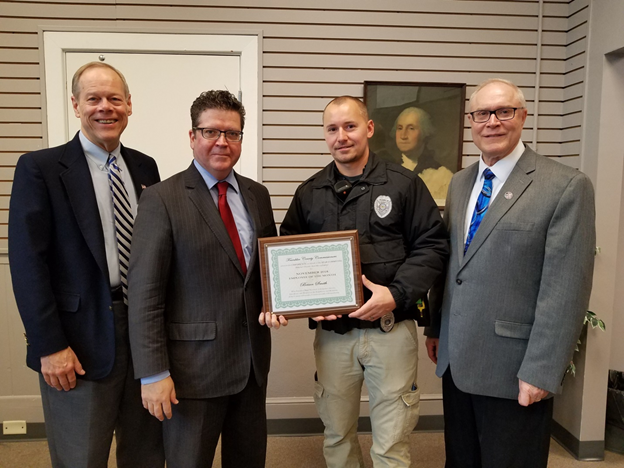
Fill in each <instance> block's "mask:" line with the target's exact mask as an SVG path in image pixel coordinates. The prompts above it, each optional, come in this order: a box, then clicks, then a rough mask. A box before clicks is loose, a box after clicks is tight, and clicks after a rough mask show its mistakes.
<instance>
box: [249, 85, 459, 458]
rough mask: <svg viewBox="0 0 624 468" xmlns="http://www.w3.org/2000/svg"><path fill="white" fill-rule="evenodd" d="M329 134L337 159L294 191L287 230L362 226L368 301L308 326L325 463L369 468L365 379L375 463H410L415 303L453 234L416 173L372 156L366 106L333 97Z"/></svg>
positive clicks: (415, 393) (326, 119)
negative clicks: (361, 435) (361, 428)
mask: <svg viewBox="0 0 624 468" xmlns="http://www.w3.org/2000/svg"><path fill="white" fill-rule="evenodd" d="M323 131H324V134H325V141H326V142H327V146H328V148H329V151H330V153H331V155H332V157H333V159H334V161H333V162H331V163H330V164H329V165H328V166H326V167H325V168H324V169H323V170H321V171H320V172H318V173H317V174H315V175H313V176H312V177H311V178H310V179H308V180H307V181H305V182H304V183H303V184H301V186H300V187H299V188H298V189H297V191H296V193H295V196H294V198H293V201H292V203H291V205H290V208H289V209H288V213H287V214H286V217H285V219H284V221H283V223H282V225H281V229H280V233H281V235H293V234H307V233H318V232H331V231H342V230H351V229H357V230H358V235H359V243H360V245H359V247H360V257H361V263H362V272H363V276H362V281H363V284H364V286H365V299H366V301H365V304H364V305H363V306H362V307H361V308H360V309H358V310H357V311H355V312H353V313H351V314H349V316H335V315H334V316H332V315H330V316H326V317H317V318H315V319H314V321H310V324H311V328H313V329H316V337H315V341H314V354H315V360H316V369H317V382H316V389H315V395H314V398H315V402H316V406H317V409H318V412H319V415H320V417H321V419H322V420H323V423H324V424H325V441H324V455H325V460H326V462H327V466H328V467H329V468H352V467H361V466H364V465H363V462H362V453H361V450H360V447H359V444H358V439H357V422H358V416H359V408H360V396H361V388H362V382H363V381H365V382H366V386H367V388H368V392H369V404H370V419H371V425H372V431H373V446H372V449H371V456H372V459H373V463H374V466H375V467H381V466H384V467H408V466H410V455H409V445H408V435H409V434H410V432H411V431H412V430H413V429H414V427H415V426H416V423H417V421H418V415H419V401H420V390H419V389H418V385H417V383H416V375H417V366H418V346H417V343H418V339H417V333H416V322H415V321H414V319H415V318H416V317H417V314H418V305H417V303H418V304H422V299H423V298H424V297H426V293H427V291H428V290H429V288H430V287H431V286H432V284H433V283H434V281H435V280H436V278H437V277H438V276H439V275H440V274H441V272H442V270H443V268H444V263H445V260H446V258H447V255H448V244H447V235H446V230H445V228H444V226H443V223H442V220H441V218H440V215H439V212H438V208H437V206H436V204H435V203H434V201H433V199H432V198H431V195H430V194H429V192H428V191H427V188H426V186H425V184H424V183H423V182H422V180H421V179H420V178H419V177H418V175H416V174H414V173H413V172H411V171H409V170H407V169H405V168H403V167H401V166H398V165H395V164H392V163H388V162H385V161H383V160H381V159H378V158H376V157H375V155H374V154H373V153H372V152H371V151H369V148H368V139H369V138H370V137H371V136H372V135H373V132H374V124H373V121H372V120H369V118H368V112H367V110H366V107H365V106H364V104H363V103H362V102H361V101H360V100H358V99H356V98H353V97H350V96H342V97H339V98H336V99H334V100H333V101H331V102H330V103H329V104H328V105H327V107H326V108H325V110H324V112H323ZM419 300H420V302H419ZM382 318H383V319H382ZM260 322H261V323H266V324H267V325H268V326H272V327H276V328H277V327H279V326H280V325H284V324H286V323H287V321H286V320H285V319H284V317H282V316H276V315H271V314H268V313H267V314H261V316H260ZM318 324H320V325H321V326H320V327H319V326H317V325H318ZM382 327H383V329H382Z"/></svg>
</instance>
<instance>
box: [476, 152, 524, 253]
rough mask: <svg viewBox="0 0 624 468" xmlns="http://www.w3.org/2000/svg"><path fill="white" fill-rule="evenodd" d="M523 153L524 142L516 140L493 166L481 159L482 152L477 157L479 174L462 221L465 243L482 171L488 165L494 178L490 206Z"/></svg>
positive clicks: (481, 183) (479, 188) (482, 179)
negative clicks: (514, 145) (511, 148)
mask: <svg viewBox="0 0 624 468" xmlns="http://www.w3.org/2000/svg"><path fill="white" fill-rule="evenodd" d="M522 153H524V143H522V140H520V141H518V144H517V145H516V147H515V148H514V149H513V151H512V152H511V153H509V154H508V155H507V156H505V157H504V158H503V159H500V160H498V161H496V163H494V165H493V166H491V167H490V166H488V165H487V164H485V162H484V161H483V154H481V156H480V157H479V173H478V174H479V175H478V176H477V180H476V181H475V184H474V187H472V192H471V193H470V199H469V200H468V208H467V209H466V218H465V222H464V244H465V243H466V239H467V238H468V230H469V229H470V222H471V221H472V214H473V213H474V210H475V207H476V206H477V198H479V193H481V189H482V188H483V181H484V177H483V171H485V170H486V169H487V168H488V167H489V168H490V170H491V171H492V172H493V173H494V178H493V179H492V197H491V198H490V206H491V205H492V203H494V199H495V198H496V195H498V192H500V189H501V187H502V186H503V185H504V184H505V182H507V179H508V178H509V174H511V171H513V168H514V167H516V163H517V162H518V160H519V159H520V156H522ZM486 215H487V213H486Z"/></svg>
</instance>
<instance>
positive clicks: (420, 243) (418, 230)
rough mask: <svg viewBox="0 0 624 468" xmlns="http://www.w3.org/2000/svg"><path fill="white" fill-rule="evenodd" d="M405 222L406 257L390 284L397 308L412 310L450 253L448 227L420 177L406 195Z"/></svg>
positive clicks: (443, 265)
mask: <svg viewBox="0 0 624 468" xmlns="http://www.w3.org/2000/svg"><path fill="white" fill-rule="evenodd" d="M403 224H404V227H403V232H404V235H403V238H404V242H405V250H406V258H405V261H404V262H403V264H402V265H401V266H400V267H399V269H398V270H397V272H396V274H395V276H394V279H393V280H392V283H390V284H389V285H388V289H389V290H390V293H391V294H392V296H393V297H394V300H395V302H396V305H397V310H408V309H409V308H410V307H412V306H413V305H414V304H415V302H416V301H417V300H418V299H419V298H420V297H422V296H423V295H424V294H427V292H428V291H429V289H430V288H431V287H432V286H433V284H434V282H435V281H436V280H437V279H438V278H439V277H440V275H441V274H442V272H443V271H444V268H445V265H446V261H447V259H448V255H449V244H448V233H447V231H446V227H445V226H444V222H443V221H442V218H441V217H440V212H439V210H438V206H437V205H436V203H435V202H434V200H433V198H432V197H431V194H430V193H429V190H428V189H427V186H426V185H425V183H424V182H423V181H422V180H421V179H420V177H415V178H414V179H413V181H412V184H411V185H410V187H409V191H408V193H407V194H406V200H405V205H404V216H403Z"/></svg>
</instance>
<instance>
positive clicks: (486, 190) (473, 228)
mask: <svg viewBox="0 0 624 468" xmlns="http://www.w3.org/2000/svg"><path fill="white" fill-rule="evenodd" d="M483 177H484V178H485V180H484V181H483V188H482V189H481V193H480V194H479V198H477V205H476V206H475V209H474V212H473V213H472V219H471V220H470V229H468V237H467V238H466V245H465V246H464V255H466V251H467V250H468V247H469V246H470V243H471V242H472V238H473V237H474V235H475V234H476V233H477V229H479V225H480V224H481V220H482V219H483V217H484V216H485V213H486V212H487V210H488V207H489V206H490V198H492V179H493V178H494V173H493V172H492V171H490V168H489V167H488V168H486V169H485V171H483Z"/></svg>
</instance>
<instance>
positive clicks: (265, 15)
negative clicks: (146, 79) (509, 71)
mask: <svg viewBox="0 0 624 468" xmlns="http://www.w3.org/2000/svg"><path fill="white" fill-rule="evenodd" d="M71 9H72V8H71V6H68V7H67V8H66V9H65V10H71ZM57 10H61V8H57ZM46 13H47V12H46ZM59 14H61V13H60V12H56V13H55V14H53V15H50V17H57V15H59ZM116 14H117V16H118V18H119V19H123V20H133V19H143V20H168V21H175V20H193V21H214V19H215V18H218V19H219V21H222V22H223V21H231V22H237V23H249V24H254V23H260V24H262V23H266V24H271V23H278V24H279V23H285V22H287V23H288V24H295V25H296V24H302V25H312V24H314V25H338V26H345V25H347V26H349V27H350V26H367V27H371V26H386V25H392V26H393V27H395V28H397V27H409V28H415V27H423V28H449V29H452V28H454V27H457V25H458V24H461V25H462V27H463V28H470V29H475V28H479V29H499V30H500V29H507V30H535V29H536V28H537V18H536V17H527V16H514V15H513V12H512V11H511V9H510V10H509V11H507V12H506V13H505V14H504V15H499V16H492V15H488V16H487V17H486V18H487V21H485V20H484V17H482V16H480V15H475V14H471V15H455V14H452V13H451V14H449V13H447V14H436V13H425V14H423V13H416V12H414V13H412V12H399V13H396V12H383V11H341V10H336V9H334V8H332V9H331V10H328V11H324V10H296V9H290V10H280V9H265V8H245V9H233V8H220V7H212V6H211V7H199V8H189V7H183V6H179V5H167V6H152V5H121V4H120V5H119V6H118V7H117V9H116ZM548 21H550V22H552V23H553V24H552V26H553V27H552V28H550V29H551V30H561V31H565V30H566V29H565V24H563V27H559V23H558V21H559V20H558V19H556V18H552V19H548Z"/></svg>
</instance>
